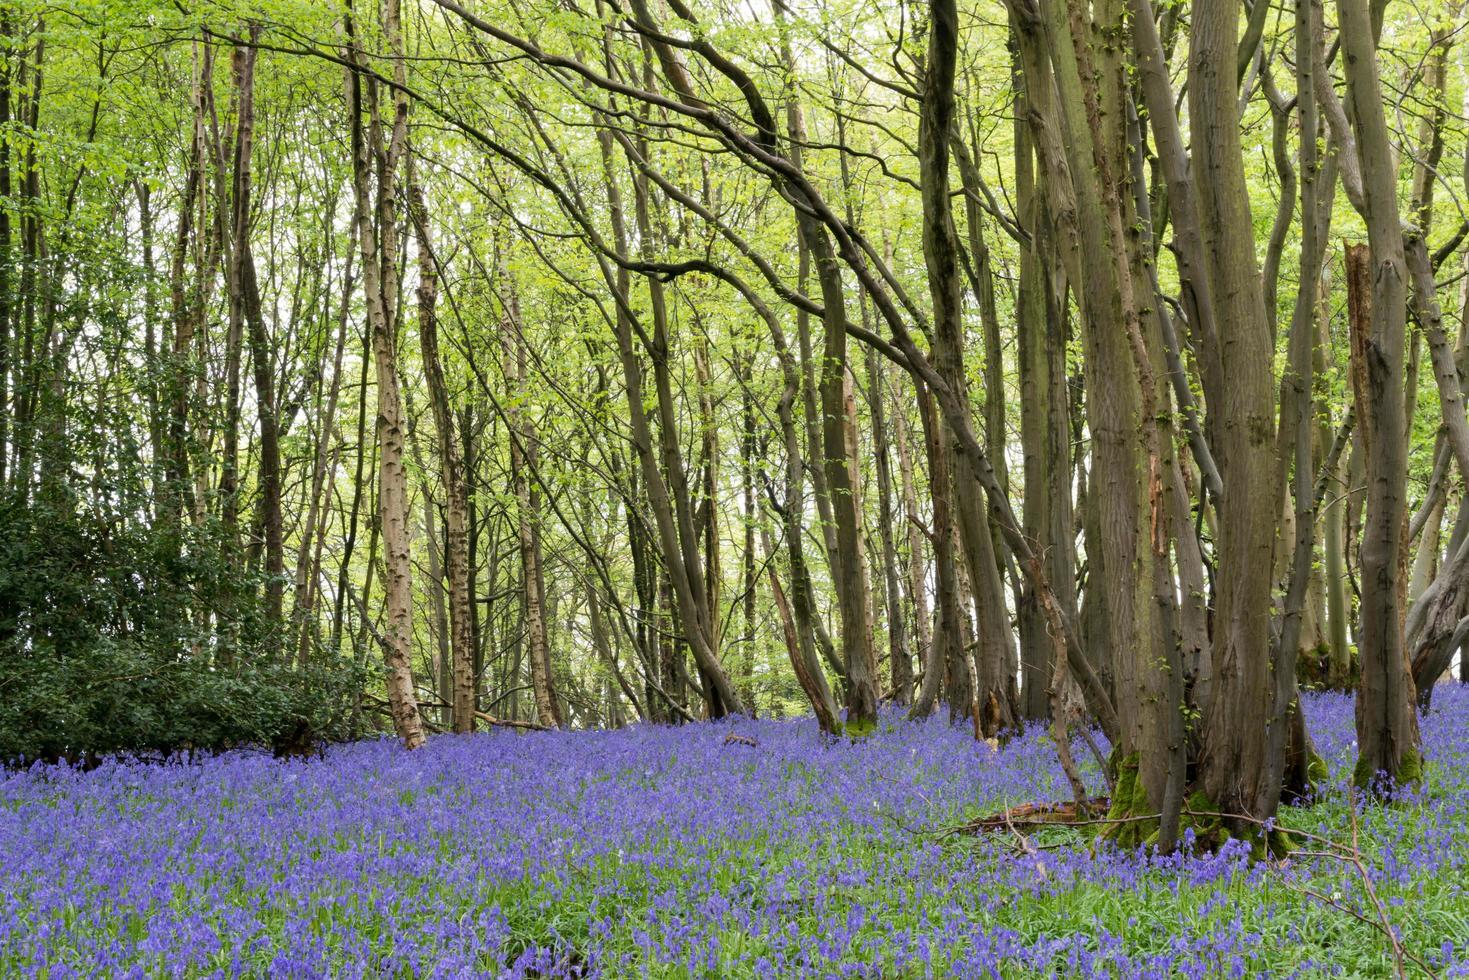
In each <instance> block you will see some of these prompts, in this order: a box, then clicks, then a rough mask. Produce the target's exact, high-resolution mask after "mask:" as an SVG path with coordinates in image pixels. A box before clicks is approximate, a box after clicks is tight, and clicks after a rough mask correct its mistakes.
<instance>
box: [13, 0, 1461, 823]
mask: <svg viewBox="0 0 1469 980" xmlns="http://www.w3.org/2000/svg"><path fill="white" fill-rule="evenodd" d="M1465 23H1466V22H1465V17H1464V9H1463V4H1462V2H1460V0H1429V2H1426V3H1420V4H1416V5H1409V4H1405V3H1395V4H1385V3H1381V2H1375V0H1372V2H1369V0H1338V2H1335V3H1331V4H1322V3H1320V2H1313V0H1299V2H1296V3H1294V4H1291V3H1279V4H1272V3H1269V2H1267V0H1254V2H1253V3H1242V4H1233V3H1211V4H1188V3H1173V2H1160V3H1157V4H1154V3H1153V2H1151V0H1125V2H1124V0H1095V2H1091V3H1082V2H1076V0H1071V2H1065V0H1004V2H1000V0H995V2H989V3H979V4H969V3H960V2H958V0H930V2H927V3H907V2H903V3H895V4H889V3H875V2H869V0H832V2H822V3H803V2H800V0H791V2H786V0H771V2H765V0H753V2H750V3H726V2H724V0H700V2H699V3H698V4H692V5H691V4H689V3H688V2H687V0H625V2H624V0H586V2H581V0H563V2H560V3H555V4H552V3H511V2H498V0H410V2H407V3H404V2H402V0H353V2H348V3H311V2H304V0H302V2H295V0H272V2H260V3H248V2H238V3H216V2H209V0H203V2H189V0H182V2H178V3H171V4H154V3H147V2H139V0H87V2H83V3H72V4H66V5H60V6H58V5H54V4H50V3H46V2H39V0H5V2H3V3H0V46H3V49H4V53H5V60H4V66H3V73H0V497H3V501H0V542H3V543H0V692H3V696H0V755H3V756H4V757H5V758H8V759H12V760H14V759H34V758H37V757H45V758H51V759H55V758H72V759H77V758H85V757H89V756H93V755H95V754H97V753H103V752H110V751H129V752H150V751H165V752H173V751H178V750H184V749H221V748H228V747H232V746H239V745H246V744H266V745H272V746H274V747H275V748H276V749H277V750H278V751H281V752H292V751H299V750H302V749H304V748H309V747H310V746H311V745H313V744H315V743H316V742H318V741H320V740H336V739H345V738H349V737H354V736H360V735H364V734H369V733H372V732H376V731H386V730H391V731H393V732H394V734H395V735H396V737H397V738H398V739H400V740H401V741H402V742H403V743H404V745H406V747H408V748H410V749H412V748H416V747H418V746H420V745H422V744H423V742H424V740H425V738H426V736H427V734H429V733H432V732H436V731H453V732H459V733H465V732H470V731H473V730H475V729H476V727H487V726H510V727H518V728H566V727H577V728H590V727H602V726H614V727H615V726H621V725H624V724H627V723H630V722H633V721H644V722H660V723H675V724H676V723H688V722H695V721H698V720H702V719H719V718H724V717H726V716H731V715H757V716H776V717H779V716H783V715H791V714H803V713H808V712H809V713H812V714H814V716H815V718H816V720H817V722H818V723H819V725H820V726H821V728H822V729H823V730H824V731H826V732H828V733H830V734H832V735H845V736H850V737H853V738H860V737H862V736H863V735H865V734H867V733H869V732H871V731H872V730H873V728H874V727H875V726H876V725H877V724H878V720H879V712H880V710H889V709H888V708H884V707H883V706H885V705H891V706H893V707H892V708H891V710H898V711H904V712H908V713H909V714H911V715H912V716H914V717H921V716H925V715H928V714H930V713H932V712H934V711H935V710H939V711H943V712H946V713H947V714H948V717H949V718H950V719H951V720H952V721H954V722H955V723H962V724H963V725H965V726H967V727H969V728H972V730H973V732H974V734H975V736H976V737H977V738H982V739H989V738H1004V737H1006V736H1007V733H1013V732H1016V731H1018V730H1019V729H1021V728H1022V727H1023V726H1024V725H1025V724H1026V723H1027V722H1040V723H1045V724H1048V725H1050V726H1051V729H1050V730H1051V732H1052V734H1053V735H1054V736H1055V738H1054V742H1055V746H1056V749H1057V750H1058V751H1060V753H1061V760H1060V761H1061V764H1062V766H1063V767H1064V768H1065V770H1066V772H1067V774H1068V775H1069V776H1070V777H1071V783H1072V789H1073V791H1074V793H1075V794H1076V795H1077V797H1078V802H1079V803H1080V801H1082V800H1083V798H1084V797H1085V791H1084V788H1083V786H1082V783H1081V780H1080V778H1079V777H1078V776H1077V769H1076V765H1077V763H1076V760H1074V759H1072V758H1070V754H1071V750H1070V748H1069V746H1070V744H1071V738H1070V734H1071V733H1073V732H1075V733H1081V732H1090V731H1091V730H1092V729H1093V728H1095V729H1098V730H1100V733H1101V734H1102V735H1103V736H1104V737H1105V741H1106V743H1107V744H1108V745H1109V746H1110V755H1109V756H1108V757H1107V759H1106V760H1105V768H1106V770H1107V772H1108V774H1109V775H1108V780H1109V785H1112V786H1113V790H1114V791H1113V793H1112V804H1111V805H1112V810H1113V813H1114V816H1117V817H1119V818H1130V817H1139V818H1141V817H1143V816H1145V815H1151V817H1150V819H1151V820H1152V822H1151V823H1147V822H1146V821H1142V820H1139V822H1138V823H1136V824H1121V825H1119V826H1122V827H1127V828H1130V829H1126V830H1122V831H1119V835H1120V836H1124V837H1126V836H1128V835H1131V834H1134V833H1135V834H1136V837H1137V839H1142V838H1143V837H1145V836H1148V835H1150V834H1153V835H1155V837H1153V839H1155V840H1157V842H1158V843H1159V844H1160V846H1162V847H1163V849H1165V850H1167V849H1170V848H1171V847H1172V846H1173V843H1174V842H1175V841H1176V840H1177V839H1178V835H1179V833H1180V822H1181V821H1182V820H1183V819H1184V816H1185V814H1184V811H1185V809H1187V808H1188V807H1192V809H1193V810H1200V809H1206V810H1217V811H1218V812H1222V813H1226V814H1232V815H1235V816H1236V817H1237V818H1238V820H1240V821H1249V820H1255V821H1258V820H1264V819H1267V818H1270V817H1272V816H1273V815H1274V814H1275V813H1276V811H1277V808H1278V807H1279V806H1280V804H1281V802H1282V801H1283V800H1290V799H1294V798H1297V797H1300V796H1302V795H1304V794H1306V793H1307V792H1308V791H1309V788H1310V786H1311V784H1312V781H1313V780H1315V779H1317V778H1319V776H1320V774H1321V772H1322V769H1321V766H1320V759H1319V757H1318V755H1317V753H1316V752H1315V750H1314V748H1313V744H1312V737H1311V732H1310V730H1309V726H1308V725H1307V724H1306V720H1305V718H1304V716H1303V712H1302V710H1301V707H1300V700H1299V698H1298V692H1299V691H1300V690H1301V689H1302V688H1308V687H1309V688H1332V689H1336V690H1341V691H1351V692H1354V696H1355V698H1356V704H1357V712H1356V725H1357V736H1358V751H1359V758H1358V762H1357V781H1358V783H1359V784H1360V785H1362V786H1363V787H1369V788H1373V787H1375V788H1379V789H1380V788H1383V787H1385V786H1388V785H1391V784H1394V783H1397V784H1404V783H1411V782H1413V781H1415V780H1417V779H1418V778H1420V777H1421V771H1422V756H1421V752H1420V747H1419V735H1418V717H1417V709H1418V708H1419V707H1420V706H1421V707H1427V706H1429V705H1430V703H1431V698H1432V695H1433V689H1434V685H1435V684H1436V683H1437V682H1439V680H1440V679H1441V678H1444V677H1446V676H1447V675H1448V674H1449V673H1450V672H1451V671H1452V670H1453V669H1455V668H1457V669H1458V671H1459V672H1460V675H1461V676H1462V673H1463V666H1462V658H1461V657H1460V656H1459V650H1460V649H1461V647H1462V646H1463V644H1464V643H1465V641H1466V638H1469V578H1466V573H1469V510H1466V500H1469V498H1466V496H1465V494H1464V477H1465V475H1466V474H1469V420H1466V417H1465V408H1464V388H1465V384H1466V376H1465V373H1464V372H1465V369H1466V362H1465V358H1466V344H1469V333H1466V319H1465V316H1464V312H1465V309H1466V305H1469V302H1466V297H1469V250H1466V249H1465V248H1464V247H1463V245H1464V239H1465V237H1466V233H1469V215H1466V213H1465V210H1464V205H1465V202H1466V199H1469V185H1466V180H1469V167H1466V154H1469V143H1466V130H1469V120H1466V115H1469V88H1466V79H1469V55H1466V51H1469V45H1466V44H1465V38H1464V36H1463V35H1464V29H1465ZM1092 750H1093V751H1098V750H1097V746H1096V744H1095V743H1093V744H1092ZM1186 804H1187V806H1186ZM1158 814H1161V818H1159V817H1157V815H1158ZM1235 826H1236V829H1239V828H1240V827H1241V826H1243V824H1238V823H1237V824H1236V825H1235Z"/></svg>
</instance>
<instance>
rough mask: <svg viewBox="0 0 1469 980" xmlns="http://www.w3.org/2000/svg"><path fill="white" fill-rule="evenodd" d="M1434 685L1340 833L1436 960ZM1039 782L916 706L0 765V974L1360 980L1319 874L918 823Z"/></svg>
mask: <svg viewBox="0 0 1469 980" xmlns="http://www.w3.org/2000/svg"><path fill="white" fill-rule="evenodd" d="M1436 704H1437V706H1438V707H1437V710H1436V711H1435V712H1434V713H1433V714H1431V715H1430V716H1428V717H1427V718H1426V719H1424V723H1423V734H1424V740H1425V743H1426V753H1425V754H1426V757H1427V760H1428V763H1429V769H1428V778H1427V781H1426V784H1425V785H1424V786H1423V788H1422V789H1421V790H1420V791H1418V792H1417V793H1415V794H1413V795H1411V796H1409V797H1407V798H1405V799H1403V800H1401V801H1400V802H1398V803H1397V804H1396V805H1394V806H1392V807H1389V808H1385V809H1384V808H1381V807H1376V806H1372V807H1364V808H1362V809H1361V810H1360V817H1359V821H1360V829H1361V841H1362V844H1361V848H1362V851H1363V853H1364V855H1365V857H1366V866H1367V867H1368V868H1369V869H1370V875H1371V880H1372V883H1373V886H1374V890H1375V893H1376V895H1377V897H1378V899H1379V900H1380V902H1381V905H1382V910H1383V912H1384V913H1385V914H1386V916H1387V917H1388V918H1389V919H1390V920H1391V921H1392V922H1393V923H1394V924H1395V926H1396V928H1398V929H1399V930H1400V932H1401V935H1402V945H1403V946H1404V947H1405V948H1406V949H1407V950H1408V952H1410V953H1412V954H1414V955H1416V956H1418V957H1419V958H1420V959H1421V960H1422V961H1423V962H1424V964H1425V965H1426V967H1427V968H1428V969H1431V970H1433V971H1434V972H1435V973H1437V974H1438V975H1440V976H1469V892H1466V884H1465V882H1466V871H1465V866H1466V864H1469V688H1458V687H1453V688H1445V689H1444V690H1442V691H1441V692H1440V693H1439V695H1438V697H1437V700H1436ZM1308 712H1309V717H1310V724H1311V729H1312V732H1313V734H1314V736H1315V738H1316V742H1317V746H1318V748H1319V749H1320V750H1321V751H1322V754H1323V755H1324V756H1325V757H1326V758H1327V760H1328V761H1329V762H1330V764H1331V767H1332V784H1331V786H1329V787H1327V788H1326V789H1325V791H1324V792H1323V794H1322V796H1321V798H1320V799H1319V800H1318V802H1316V803H1315V805H1313V806H1311V807H1309V808H1303V809H1294V810H1291V811H1289V812H1288V813H1286V814H1285V815H1284V819H1283V822H1284V823H1285V824H1287V825H1289V826H1293V827H1297V828H1303V829H1309V830H1310V831H1312V832H1313V833H1317V834H1321V835H1325V836H1328V837H1331V838H1334V839H1336V840H1341V841H1349V840H1350V837H1351V829H1350V827H1351V820H1350V813H1351V808H1350V806H1349V804H1348V802H1347V797H1346V795H1345V791H1344V789H1343V786H1344V784H1345V782H1344V781H1345V779H1346V778H1347V776H1348V775H1349V773H1350V768H1351V763H1352V760H1353V751H1354V749H1353V743H1352V738H1353V735H1352V705H1351V702H1350V700H1349V699H1347V698H1344V697H1339V696H1332V695H1318V696H1311V697H1310V698H1309V701H1308ZM732 734H737V735H739V736H742V737H743V738H741V739H729V738H728V736H730V735H732ZM751 741H753V743H754V744H748V743H749V742H751ZM1078 751H1079V752H1081V753H1082V756H1083V757H1085V754H1086V753H1085V751H1084V750H1083V749H1082V748H1081V746H1078ZM1089 778H1091V779H1093V780H1096V778H1097V777H1096V773H1095V770H1094V769H1093V770H1091V771H1090V772H1089ZM1097 789H1098V791H1101V790H1102V787H1101V785H1100V782H1099V781H1098V783H1097ZM1065 796H1066V790H1065V782H1064V780H1063V779H1062V778H1061V774H1060V771H1059V769H1058V767H1057V765H1056V763H1055V758H1054V753H1053V752H1052V751H1051V749H1050V748H1049V746H1048V744H1047V742H1046V739H1045V738H1044V737H1043V736H1042V735H1041V734H1040V733H1039V732H1033V733H1029V734H1027V735H1026V736H1024V737H1023V738H1018V739H1016V740H1014V741H1012V742H1010V743H1009V744H1008V745H1006V746H1005V747H1004V748H1003V749H1001V750H1000V751H999V752H996V751H994V750H992V749H991V748H989V747H987V746H985V745H981V744H977V743H975V742H974V741H973V740H972V739H971V738H969V737H967V736H966V734H965V732H964V730H963V729H962V728H949V727H947V726H946V725H944V724H943V723H942V722H941V721H938V720H933V721H930V722H927V723H918V724H908V723H903V722H900V721H896V720H894V721H893V722H892V723H891V724H889V725H886V726H884V729H883V730H882V731H881V732H880V733H879V734H877V735H876V736H874V737H871V738H868V739H866V740H863V741H861V742H858V743H855V744H852V743H846V742H841V743H828V742H826V741H824V740H823V739H821V738H820V737H819V736H818V734H817V732H816V728H815V725H814V724H813V723H812V722H811V721H810V720H809V719H803V720H799V721H758V722H752V721H745V720H741V721H736V722H733V723H729V724H718V725H692V726H686V727H682V728H659V727H634V728H628V729H624V730H621V731H610V732H592V733H574V734H557V733H530V734H522V733H516V732H510V731H497V732H495V733H492V734H485V735H477V736H474V737H469V738H454V737H441V738H436V739H434V740H432V741H431V742H430V744H429V746H428V748H427V749H426V750H424V751H422V752H418V753H415V754H412V755H404V754H403V753H402V752H401V751H400V750H399V749H398V748H397V746H396V745H395V744H394V743H392V742H389V741H379V742H373V743H360V744H355V745H346V746H340V747H337V748H334V749H332V750H330V751H329V752H328V753H327V755H326V758H325V759H322V760H311V761H291V762H276V761H273V760H272V759H270V758H269V757H268V756H265V755H259V754H250V753H235V754H231V755H228V756H224V757H219V758H214V759H210V760H208V761H206V762H203V763H198V764H182V763H180V764H168V765H161V764H142V763H123V762H112V763H108V764H105V765H103V766H102V767H100V768H97V769H95V770H93V771H90V772H79V771H73V770H68V769H63V768H44V767H38V768H34V769H32V770H30V771H27V772H23V773H12V774H10V775H7V776H0V974H4V975H7V976H8V975H23V976H32V975H40V976H50V977H93V976H135V977H144V976H168V977H176V976H272V977H276V976H279V977H311V976H346V977H351V976H373V977H379V976H395V977H396V976H404V977H407V976H414V977H418V976H422V977H461V976H464V977H468V976H512V977H533V976H534V977H550V976H557V977H560V976H609V977H643V976H649V977H736V976H762V977H782V978H785V977H805V976H811V977H837V976H856V977H884V978H888V977H926V976H938V977H946V976H963V977H989V976H1003V977H1007V978H1008V977H1028V976H1067V977H1073V976H1116V977H1128V978H1133V977H1178V976H1182V977H1236V976H1272V977H1273V976H1298V977H1308V976H1309V977H1314V976H1353V977H1385V976H1391V975H1393V973H1394V970H1395V964H1394V954H1393V950H1392V946H1391V944H1390V943H1389V942H1388V941H1387V940H1386V938H1385V936H1384V934H1383V933H1382V932H1381V931H1379V930H1378V929H1376V928H1374V927H1373V926H1372V925H1370V924H1367V923H1365V922H1363V921H1359V920H1358V919H1357V918H1354V917H1353V914H1352V911H1355V912H1356V913H1358V914H1360V915H1361V916H1363V917H1364V918H1365V919H1368V920H1372V921H1377V920H1378V919H1379V918H1380V916H1379V913H1378V912H1377V911H1376V907H1375V905H1374V903H1373V902H1372V901H1371V900H1370V898H1369V897H1368V895H1367V894H1366V892H1365V890H1364V888H1363V885H1362V881H1361V878H1360V876H1359V875H1358V873H1357V872H1356V871H1355V870H1354V869H1353V868H1352V867H1351V866H1350V865H1349V864H1346V863H1343V862H1341V861H1337V860H1334V859H1330V858H1313V857H1310V856H1305V855H1297V856H1296V857H1294V858H1293V859H1291V860H1290V861H1287V862H1285V863H1284V864H1283V865H1282V864H1270V865H1266V864H1260V863H1251V862H1250V861H1249V860H1248V856H1247V854H1245V853H1243V850H1244V849H1243V848H1242V847H1239V848H1235V847H1229V846H1226V848H1225V850H1224V851H1223V852H1222V853H1218V854H1214V855H1206V856H1198V857H1190V858H1180V859H1169V860H1149V859H1147V858H1146V857H1144V856H1142V855H1140V854H1134V853H1121V852H1117V851H1113V850H1108V849H1105V848H1104V849H1100V850H1096V849H1094V848H1092V847H1091V846H1090V845H1089V840H1088V839H1087V838H1084V837H1083V836H1082V832H1081V831H1078V830H1074V829H1066V828H1042V829H1040V830H1039V831H1035V832H1028V833H1027V838H1028V841H1029V842H1030V847H1029V848H1024V849H1022V848H1021V847H1018V846H1017V838H1016V837H1015V836H1014V835H1012V834H1010V833H993V834H985V835H980V836H974V835H966V834H953V833H945V831H947V830H949V829H951V828H954V827H956V826H958V825H961V824H963V823H964V822H966V821H968V820H971V819H973V818H975V817H977V816H980V815H983V814H986V813H993V812H995V811H996V810H997V809H999V808H1001V807H1003V806H1005V805H1007V804H1013V803H1021V802H1025V801H1031V800H1043V799H1063V798H1064V797H1065ZM1307 889H1309V890H1310V891H1312V892H1315V893H1317V894H1316V896H1312V895H1309V894H1307V893H1306V890H1307ZM1330 901H1335V902H1337V903H1339V904H1340V905H1341V906H1342V908H1341V909H1337V908H1332V907H1330V905H1329V904H1327V903H1328V902H1330ZM1347 910H1352V911H1347ZM1407 974H1408V975H1410V976H1417V975H1423V971H1422V970H1421V969H1420V968H1419V967H1417V966H1414V965H1413V964H1412V963H1411V962H1410V963H1408V966H1407Z"/></svg>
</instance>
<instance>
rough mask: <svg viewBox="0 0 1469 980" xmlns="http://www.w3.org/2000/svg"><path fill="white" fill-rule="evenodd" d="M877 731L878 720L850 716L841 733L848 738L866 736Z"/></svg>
mask: <svg viewBox="0 0 1469 980" xmlns="http://www.w3.org/2000/svg"><path fill="white" fill-rule="evenodd" d="M875 731H877V722H875V721H871V720H864V719H862V718H849V719H848V720H847V722H846V724H845V725H843V726H842V728H841V734H843V735H846V736H847V737H848V738H866V737H867V736H868V735H871V734H872V733H873V732H875Z"/></svg>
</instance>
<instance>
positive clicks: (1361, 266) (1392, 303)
mask: <svg viewBox="0 0 1469 980" xmlns="http://www.w3.org/2000/svg"><path fill="white" fill-rule="evenodd" d="M1368 7H1369V4H1368V0H1339V2H1338V4H1337V9H1338V11H1339V17H1340V22H1341V46H1342V55H1343V58H1344V61H1345V68H1346V77H1347V104H1348V114H1349V118H1350V120H1351V123H1352V129H1353V133H1354V134H1355V136H1356V140H1357V150H1358V153H1359V155H1360V157H1359V158H1360V162H1361V170H1362V191H1363V205H1364V206H1363V215H1364V218H1365V221H1366V224H1367V238H1368V242H1369V246H1368V247H1367V248H1363V247H1361V246H1355V247H1350V248H1348V250H1347V268H1348V280H1347V285H1348V300H1349V302H1350V306H1351V311H1350V317H1349V320H1350V324H1351V336H1352V344H1351V349H1352V354H1353V370H1352V377H1353V381H1354V386H1353V387H1354V389H1355V392H1356V398H1357V418H1358V427H1359V429H1360V430H1361V433H1362V444H1363V448H1364V449H1365V459H1366V466H1367V516H1366V520H1365V524H1364V527H1363V537H1362V610H1361V616H1362V624H1361V632H1360V634H1359V636H1358V644H1357V645H1358V649H1359V650H1360V651H1361V657H1362V681H1361V685H1360V687H1359V688H1358V692H1357V743H1358V752H1359V754H1358V759H1357V768H1356V775H1355V779H1356V782H1357V784H1358V785H1359V786H1362V787H1364V788H1366V787H1367V786H1369V785H1371V784H1372V783H1373V782H1374V780H1375V778H1376V777H1377V776H1378V774H1383V775H1385V776H1386V777H1387V778H1388V779H1390V780H1392V781H1394V782H1414V781H1416V780H1417V779H1418V778H1419V777H1420V775H1421V771H1422V760H1421V756H1420V755H1419V746H1418V720H1417V717H1416V715H1415V714H1414V711H1413V702H1412V698H1413V685H1412V677H1411V676H1410V674H1409V672H1408V663H1407V658H1406V651H1405V650H1404V643H1403V608H1404V600H1405V597H1404V594H1403V592H1404V586H1405V585H1406V582H1405V577H1404V569H1403V554H1402V545H1403V530H1404V517H1405V514H1406V510H1405V508H1406V506H1407V501H1406V485H1407V469H1408V459H1407V450H1408V444H1407V436H1408V433H1407V428H1406V419H1405V417H1404V411H1403V401H1402V392H1403V383H1404V368H1403V348H1404V343H1405V339H1406V338H1405V329H1406V309H1407V285H1408V276H1407V264H1406V261H1405V258H1404V254H1403V237H1402V228H1401V223H1400V220H1399V216H1398V202H1397V173H1396V167H1395V165H1394V159H1393V151H1392V145H1391V137H1390V135H1389V133H1388V129H1387V123H1386V120H1385V118H1384V114H1383V98H1384V96H1383V91H1382V85H1381V83H1380V82H1379V80H1378V74H1377V45H1376V40H1375V38H1376V31H1375V30H1374V25H1373V19H1372V14H1371V12H1370V11H1369V9H1368Z"/></svg>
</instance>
